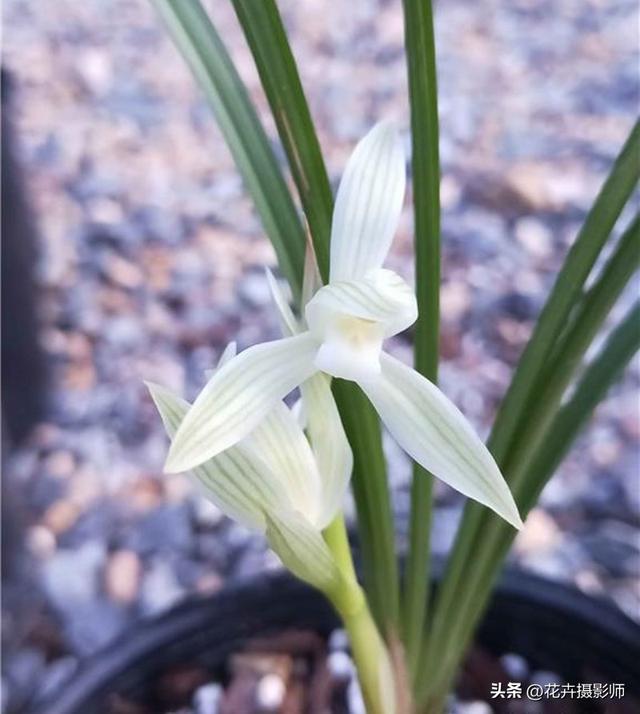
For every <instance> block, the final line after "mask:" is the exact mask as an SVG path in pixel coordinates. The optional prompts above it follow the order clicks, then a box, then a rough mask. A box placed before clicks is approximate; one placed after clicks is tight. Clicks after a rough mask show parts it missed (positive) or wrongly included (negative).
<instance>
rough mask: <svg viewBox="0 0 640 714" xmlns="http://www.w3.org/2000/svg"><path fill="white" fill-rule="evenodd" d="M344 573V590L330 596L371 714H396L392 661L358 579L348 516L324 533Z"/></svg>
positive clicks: (332, 524)
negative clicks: (343, 629) (348, 531)
mask: <svg viewBox="0 0 640 714" xmlns="http://www.w3.org/2000/svg"><path fill="white" fill-rule="evenodd" d="M324 538H325V541H326V543H327V545H328V546H329V549H330V550H331V552H332V553H333V555H334V557H335V559H336V562H337V564H338V567H339V569H340V572H341V573H342V576H343V579H342V588H341V589H340V590H339V591H336V592H332V593H328V596H329V598H330V600H331V602H332V604H333V606H334V607H335V608H336V610H337V611H338V613H339V615H340V617H341V619H342V621H343V623H344V626H345V628H346V630H347V633H348V635H349V641H350V643H351V654H352V657H353V661H354V663H355V666H356V670H357V672H358V680H359V682H360V688H361V690H362V696H363V698H364V702H365V706H366V708H367V713H368V714H395V713H396V711H397V708H396V704H395V701H396V692H395V684H394V676H393V670H392V667H391V659H390V657H389V653H388V651H387V648H386V646H385V644H384V642H383V640H382V637H381V636H380V633H379V631H378V628H377V627H376V624H375V622H374V619H373V617H372V615H371V611H370V610H369V605H368V604H367V600H366V598H365V595H364V592H363V590H362V588H361V587H360V585H359V583H358V580H357V578H356V572H355V568H354V565H353V558H352V556H351V548H350V546H349V540H348V538H347V530H346V527H345V522H344V516H343V515H342V514H340V515H338V516H336V518H335V519H334V520H333V522H332V523H331V524H329V526H328V527H327V528H326V529H325V531H324Z"/></svg>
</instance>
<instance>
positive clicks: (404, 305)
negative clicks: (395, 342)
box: [305, 268, 418, 339]
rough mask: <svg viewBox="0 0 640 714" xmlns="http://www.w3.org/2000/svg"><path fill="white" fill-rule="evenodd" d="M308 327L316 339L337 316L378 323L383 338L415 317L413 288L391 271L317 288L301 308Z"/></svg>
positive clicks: (404, 328)
mask: <svg viewBox="0 0 640 714" xmlns="http://www.w3.org/2000/svg"><path fill="white" fill-rule="evenodd" d="M305 314H306V319H307V324H308V325H309V329H310V330H311V331H312V332H313V333H314V334H316V335H317V336H318V337H319V338H320V339H321V338H322V337H323V333H324V330H325V329H326V327H327V325H328V324H329V323H330V322H331V321H332V320H333V319H334V318H335V317H336V316H338V315H349V316H352V317H358V318H360V319H361V320H367V321H370V322H377V323H381V325H382V331H383V335H384V337H391V336H392V335H396V334H397V333H398V332H402V331H403V330H406V329H407V327H409V326H410V325H412V324H413V323H414V322H415V321H416V319H417V317H418V305H417V302H416V297H415V294H414V292H413V289H412V288H411V287H410V286H409V285H408V284H407V283H406V282H405V281H404V280H403V279H402V278H401V277H400V276H399V275H398V274H397V273H394V272H393V271H392V270H385V269H382V268H381V269H379V270H372V271H370V272H369V273H367V274H366V275H365V276H364V277H363V278H362V279H360V280H345V281H339V282H332V283H331V284H330V285H325V286H324V287H323V288H321V289H320V290H319V291H318V292H317V293H316V294H315V296H314V298H313V299H312V300H311V302H309V304H308V305H307V307H306V310H305Z"/></svg>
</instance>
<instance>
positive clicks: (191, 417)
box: [165, 333, 318, 473]
mask: <svg viewBox="0 0 640 714" xmlns="http://www.w3.org/2000/svg"><path fill="white" fill-rule="evenodd" d="M317 349H318V345H317V341H316V340H315V338H313V337H312V336H311V335H310V334H309V333H303V334H302V335H296V336H295V337H287V338H285V339H282V340H277V341H275V342H265V343H263V344H260V345H254V346H253V347H250V348H249V349H247V350H245V351H244V352H241V353H240V354H239V355H238V356H237V357H234V358H233V359H232V360H230V361H229V362H227V363H226V364H225V365H223V366H222V367H221V368H220V369H219V370H218V371H217V372H216V373H215V374H214V375H213V377H212V378H211V379H210V380H209V382H208V383H207V385H206V386H205V388H204V389H203V390H202V392H200V394H199V396H198V398H197V399H196V401H195V402H194V404H193V406H192V407H191V409H190V410H189V412H188V413H187V415H186V417H185V418H184V421H183V422H182V423H181V424H180V427H179V429H178V431H177V433H176V435H175V439H174V440H173V443H172V444H171V449H170V450H169V456H168V458H167V463H166V466H165V470H166V471H167V472H168V473H176V472H178V471H186V470H188V469H191V468H193V467H194V466H198V465H199V464H201V463H203V462H204V461H207V460H208V459H210V458H212V457H213V456H216V455H217V454H219V453H220V452H222V451H224V450H225V449H228V448H229V447H230V446H233V445H234V444H237V443H238V442H239V441H240V440H241V439H243V438H244V437H245V436H247V434H248V433H249V432H250V431H252V430H253V429H254V428H255V427H256V426H257V425H258V424H259V423H260V422H261V421H262V420H263V419H264V418H265V417H266V416H267V414H268V413H269V412H270V411H271V410H272V409H273V407H274V406H275V405H276V404H277V403H278V402H279V401H280V400H281V399H283V398H284V397H285V396H286V395H287V394H288V393H289V392H290V391H291V390H292V389H294V388H295V387H297V386H298V385H299V384H301V383H302V382H304V381H305V379H308V378H309V377H310V376H311V375H312V374H313V373H314V371H315V367H314V365H313V359H314V356H315V353H316V352H317Z"/></svg>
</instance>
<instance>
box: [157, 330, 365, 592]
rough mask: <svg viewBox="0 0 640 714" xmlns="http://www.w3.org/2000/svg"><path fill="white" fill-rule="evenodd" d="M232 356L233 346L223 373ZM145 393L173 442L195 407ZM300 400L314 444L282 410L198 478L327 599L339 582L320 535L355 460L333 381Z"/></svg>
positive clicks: (160, 393) (315, 382)
mask: <svg viewBox="0 0 640 714" xmlns="http://www.w3.org/2000/svg"><path fill="white" fill-rule="evenodd" d="M234 356H235V344H234V343H232V344H231V345H229V346H228V347H227V349H226V350H225V352H224V353H223V355H222V357H221V359H220V362H219V364H218V369H221V368H222V367H223V365H224V364H225V363H227V362H229V361H230V360H232V358H233V357H234ZM218 369H217V370H214V371H213V372H212V376H215V374H216V373H217V371H218ZM147 387H148V388H149V391H150V393H151V396H152V398H153V400H154V402H155V404H156V406H157V408H158V411H159V412H160V416H161V417H162V421H163V423H164V425H165V428H166V430H167V433H168V435H169V437H170V438H173V437H174V436H175V434H176V432H177V431H178V430H179V428H180V424H181V423H182V421H183V420H184V418H185V416H186V414H187V413H188V412H189V410H190V408H191V405H190V404H189V403H188V402H187V401H185V400H184V399H181V398H180V397H178V396H176V395H175V394H173V393H172V392H171V391H169V390H168V389H166V388H165V387H161V386H160V385H157V384H152V383H147ZM302 393H303V397H302V399H303V401H304V409H305V412H306V413H307V414H308V421H309V439H307V437H306V436H305V433H304V431H303V430H302V428H301V426H300V425H299V423H298V420H297V419H296V417H295V415H294V414H293V413H292V412H291V411H290V410H289V408H288V407H287V406H286V405H285V404H284V402H277V403H276V404H275V406H273V408H272V409H271V411H270V412H269V413H268V414H267V416H266V417H265V419H264V420H263V421H261V422H260V423H259V424H258V425H257V426H256V427H255V428H254V429H253V430H252V431H251V432H250V433H249V434H247V435H246V436H245V437H244V438H242V439H241V440H240V441H239V442H238V443H237V444H235V445H234V446H232V447H230V448H228V449H226V450H224V451H221V452H220V453H219V454H217V455H216V456H214V457H212V458H209V459H207V460H206V461H204V462H202V463H200V464H199V465H197V466H196V467H195V468H194V469H193V476H194V479H195V482H196V484H197V486H198V487H199V489H200V491H201V492H202V493H203V495H204V496H206V497H207V498H209V499H210V500H211V501H213V502H214V503H215V504H216V505H217V506H218V507H219V508H220V510H222V511H223V512H224V513H225V514H226V515H228V516H229V517H231V518H233V519H235V520H237V521H239V522H240V523H243V524H244V525H246V526H248V527H249V528H252V529H254V530H257V531H259V532H262V533H266V535H267V538H268V540H269V542H270V544H271V546H272V548H273V550H274V551H275V552H276V553H277V554H278V555H279V556H280V558H281V560H282V561H283V562H284V564H285V565H286V566H287V567H288V568H289V569H290V570H291V571H292V572H294V573H295V574H296V575H298V576H299V577H301V578H302V579H303V580H307V581H308V582H311V583H312V584H314V585H316V586H317V587H319V588H320V589H322V590H325V591H326V590H327V589H328V590H331V588H332V587H337V585H338V582H339V577H340V576H339V573H338V570H337V566H336V565H335V563H334V559H333V556H332V555H331V553H330V551H329V549H328V548H327V546H326V544H325V542H324V540H323V538H322V533H321V531H322V530H323V529H324V528H326V527H327V526H328V525H329V523H330V522H331V521H332V520H333V518H334V517H335V515H336V514H337V513H338V511H339V510H340V508H341V505H342V500H343V497H344V494H345V491H346V489H347V486H348V483H349V476H350V474H351V469H352V465H353V457H352V454H351V449H350V447H349V443H348V441H347V437H346V435H345V433H344V430H343V428H342V423H341V422H340V417H339V415H338V411H337V408H336V406H335V403H334V401H333V396H332V394H331V389H330V385H329V380H328V379H327V378H326V377H324V376H323V375H320V374H318V375H316V376H314V377H313V378H312V379H311V380H309V382H308V383H307V384H305V385H304V387H303V390H302ZM319 440H321V441H319ZM315 444H317V445H318V447H317V449H315V448H314V445H315Z"/></svg>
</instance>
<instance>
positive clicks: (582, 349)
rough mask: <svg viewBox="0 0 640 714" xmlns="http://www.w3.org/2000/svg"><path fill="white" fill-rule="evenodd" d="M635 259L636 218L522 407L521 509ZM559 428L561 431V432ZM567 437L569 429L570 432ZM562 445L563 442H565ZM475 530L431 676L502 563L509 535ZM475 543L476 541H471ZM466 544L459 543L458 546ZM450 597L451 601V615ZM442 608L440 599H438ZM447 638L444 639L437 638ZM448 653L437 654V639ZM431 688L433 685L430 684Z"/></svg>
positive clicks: (438, 631)
mask: <svg viewBox="0 0 640 714" xmlns="http://www.w3.org/2000/svg"><path fill="white" fill-rule="evenodd" d="M639 264H640V218H639V217H636V218H635V219H634V220H633V221H632V223H631V225H630V226H629V227H628V228H627V230H626V231H625V232H624V234H623V235H622V237H621V238H620V240H619V241H618V244H617V246H616V248H615V250H614V253H613V255H612V256H611V258H610V259H609V261H608V262H607V264H606V265H605V267H604V268H603V270H602V271H601V273H600V275H599V276H598V278H597V280H596V282H595V283H594V285H593V287H592V288H591V289H590V290H589V291H588V292H587V294H586V295H585V297H584V298H583V300H582V301H581V303H580V305H579V307H578V314H577V317H576V318H575V320H574V321H573V323H572V326H571V328H570V329H569V331H568V332H567V333H565V334H564V335H563V336H562V340H561V348H562V349H558V350H554V353H555V354H556V355H557V357H556V359H555V361H554V362H553V363H552V364H551V365H550V366H549V367H548V368H547V369H546V371H545V381H544V384H540V385H539V392H538V393H537V394H536V397H535V399H532V401H531V403H530V406H529V408H528V409H526V410H525V418H524V424H525V425H526V426H523V428H522V429H521V430H520V431H519V432H516V438H515V439H514V442H513V445H512V448H511V450H510V451H509V453H508V454H507V456H506V458H505V465H504V467H503V471H504V473H505V474H506V476H507V478H508V480H509V482H510V484H511V487H512V489H513V493H514V496H515V497H516V501H517V502H518V504H519V506H520V508H521V510H522V512H523V513H526V510H527V509H528V508H529V507H531V505H532V504H533V503H534V502H535V498H537V495H538V494H539V493H540V492H541V490H542V488H543V487H544V485H545V483H546V481H547V480H548V479H549V478H550V476H551V472H548V471H545V470H542V469H541V470H536V471H533V470H531V466H530V465H531V464H532V463H535V461H536V459H537V458H538V454H539V453H541V452H547V450H548V448H549V446H548V444H549V441H550V440H554V439H557V438H558V435H557V434H555V433H554V431H553V430H554V429H556V428H557V425H556V421H557V419H558V414H559V413H562V412H561V411H560V412H559V411H558V410H559V406H560V403H561V400H562V398H563V396H564V395H565V393H566V390H567V388H568V387H569V385H570V383H571V381H572V379H573V378H574V377H575V374H576V371H577V368H578V367H579V365H580V363H581V362H582V360H583V359H584V356H585V354H586V352H587V350H588V348H589V347H590V345H591V344H592V342H593V340H594V338H595V337H596V335H597V334H598V332H599V331H600V329H601V328H602V326H603V324H604V322H605V320H606V318H607V316H608V315H609V313H610V311H611V309H612V307H613V305H614V304H615V302H616V300H617V298H618V297H619V296H620V294H621V293H622V291H623V290H624V288H625V287H626V285H627V284H628V282H629V280H630V279H631V277H632V276H633V274H634V272H635V271H636V270H637V268H638V265H639ZM560 433H562V432H560ZM568 435H571V433H568ZM564 448H565V449H568V448H569V444H565V446H564ZM475 519H476V521H475V523H476V524H477V525H476V527H475V528H473V529H471V528H469V529H468V533H469V534H470V535H467V536H466V538H468V539H469V540H466V539H465V540H461V541H460V542H459V543H458V544H456V550H455V551H454V554H453V556H452V557H453V561H452V562H453V563H454V564H455V565H456V568H457V571H458V573H459V580H458V583H459V584H458V587H457V589H456V590H455V593H454V594H453V595H452V596H450V598H451V599H450V600H449V602H448V603H447V606H448V608H450V609H449V611H448V612H449V613H450V614H449V615H448V617H446V616H443V617H442V619H440V620H439V621H438V627H437V628H434V632H433V638H434V639H432V640H431V641H430V643H429V647H428V653H427V655H426V658H427V664H426V666H429V663H431V662H435V661H436V660H437V664H435V665H434V669H435V672H434V680H435V681H436V682H437V679H438V676H439V673H440V672H446V673H447V674H446V677H448V676H449V675H450V672H449V668H450V667H452V666H453V664H452V663H454V662H455V664H457V662H458V660H459V658H460V656H461V654H462V650H461V649H460V647H461V643H462V640H461V638H460V637H458V636H457V635H456V633H458V632H459V630H460V629H463V628H464V627H465V626H466V623H467V622H470V621H473V622H474V623H475V622H476V621H477V617H479V614H480V611H479V609H478V593H479V591H482V588H483V587H484V586H486V587H487V588H490V586H491V584H492V583H493V582H494V580H495V578H496V577H497V574H498V572H499V568H500V564H501V561H502V559H503V557H504V555H505V554H506V552H507V550H508V547H509V545H510V544H511V542H512V540H513V534H512V533H510V532H509V531H508V529H505V528H503V527H502V525H501V524H500V523H497V522H495V520H492V519H490V518H488V517H487V515H486V514H481V513H476V514H475ZM480 535H481V537H482V549H480V550H478V549H477V548H476V549H475V550H474V548H473V544H472V542H471V541H473V539H474V538H475V539H478V538H480ZM476 542H479V541H476ZM463 546H464V549H463ZM452 602H453V603H454V606H453V610H454V611H455V617H454V615H453V613H452V610H451V608H452ZM443 607H444V605H443ZM445 639H446V645H445V644H442V643H443V642H444V641H445ZM439 643H440V644H441V645H442V647H443V648H445V649H446V651H447V653H448V654H447V656H444V657H443V656H442V650H441V649H439V647H440V645H439ZM431 686H433V687H436V688H437V686H438V685H437V684H433V683H432V685H431Z"/></svg>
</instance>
